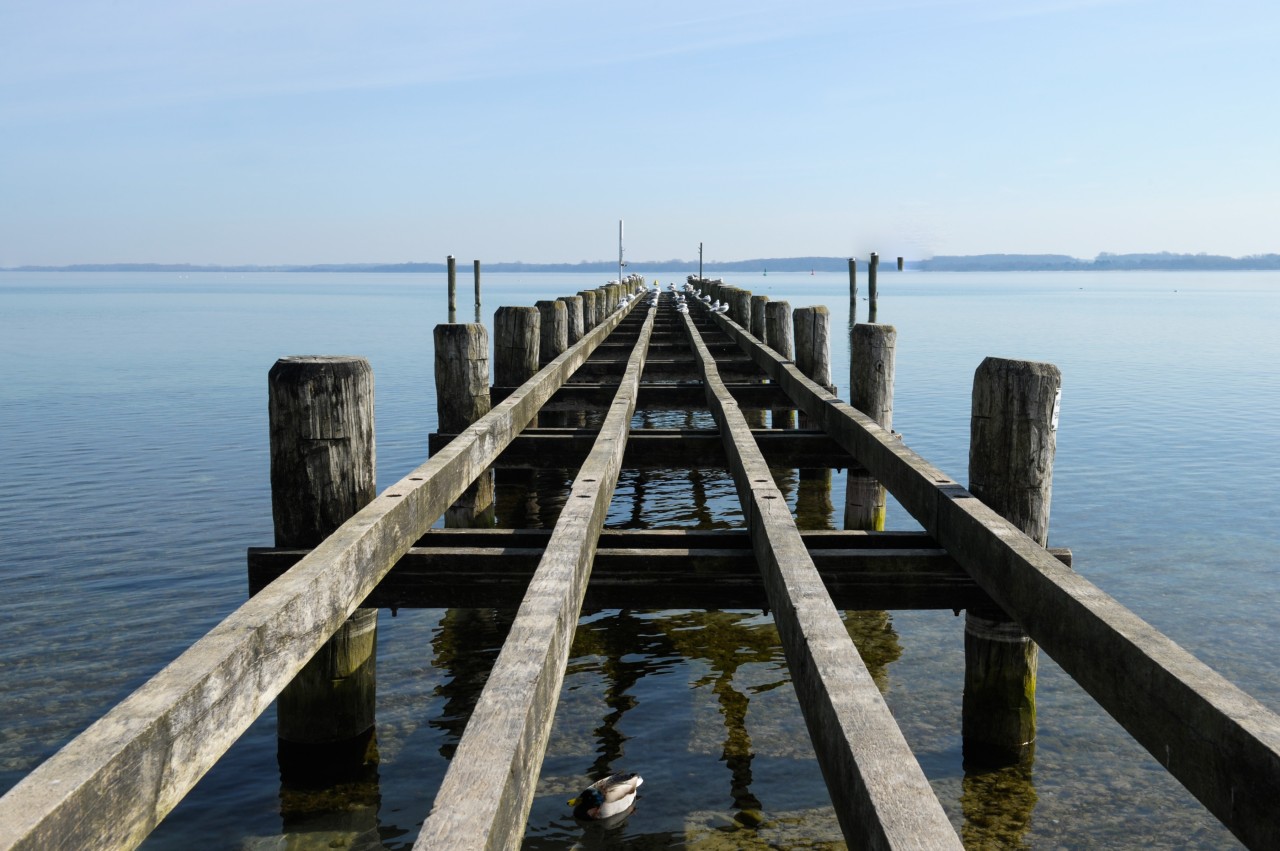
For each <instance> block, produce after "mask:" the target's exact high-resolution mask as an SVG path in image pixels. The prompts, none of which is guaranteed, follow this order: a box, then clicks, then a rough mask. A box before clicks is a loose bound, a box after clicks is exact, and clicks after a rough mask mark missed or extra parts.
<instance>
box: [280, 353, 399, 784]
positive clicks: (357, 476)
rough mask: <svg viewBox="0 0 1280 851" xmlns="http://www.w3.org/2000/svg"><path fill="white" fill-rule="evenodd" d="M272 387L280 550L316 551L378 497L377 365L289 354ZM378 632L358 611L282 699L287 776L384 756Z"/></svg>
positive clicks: (338, 773) (349, 768) (307, 775)
mask: <svg viewBox="0 0 1280 851" xmlns="http://www.w3.org/2000/svg"><path fill="white" fill-rule="evenodd" d="M267 388H268V393H267V408H268V420H269V422H270V430H271V514H272V517H273V519H274V523H275V540H276V546H277V547H298V548H312V547H315V546H317V545H319V544H320V542H321V541H323V540H324V539H325V538H326V537H328V536H329V535H330V534H331V533H332V532H333V531H334V530H335V529H337V528H338V527H339V526H341V525H342V524H343V523H344V522H345V521H346V520H347V519H348V518H350V517H351V515H353V514H355V513H356V512H357V511H359V510H360V509H361V508H363V507H364V506H365V505H366V504H368V503H369V502H370V501H371V500H373V498H374V497H375V496H376V495H377V493H376V474H375V461H374V433H373V370H372V368H371V367H370V366H369V362H368V361H367V360H365V359H364V358H358V357H323V356H316V357H287V358H281V359H280V360H278V361H276V363H275V365H274V366H273V367H272V368H271V371H270V373H269V374H268V376H267ZM377 629H378V610H377V609H356V611H355V613H354V614H352V615H351V617H349V618H348V619H347V620H346V622H345V623H344V624H343V625H342V626H341V627H340V628H339V629H338V631H337V632H336V633H334V635H333V637H332V638H330V639H329V641H328V643H326V644H325V645H324V646H323V647H322V648H320V650H319V651H318V652H317V653H316V655H315V656H313V657H312V658H311V661H310V662H308V663H307V665H306V667H304V668H303V669H302V670H301V671H300V672H299V673H298V675H297V676H296V677H294V679H293V681H292V682H291V683H290V684H289V685H287V686H285V688H284V690H283V691H282V692H281V693H280V696H279V697H278V698H277V700H276V730H277V734H278V736H279V747H278V756H279V761H280V773H281V777H282V778H283V779H284V780H285V781H286V782H293V781H297V780H308V779H309V780H315V779H316V778H325V779H346V778H348V777H351V776H353V775H356V774H358V773H359V772H360V770H361V769H362V768H363V766H364V765H365V764H366V763H368V762H370V761H376V759H377V746H376V744H375V743H374V709H375V705H376V684H377V674H376V671H377V639H378V632H377Z"/></svg>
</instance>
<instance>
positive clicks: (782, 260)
mask: <svg viewBox="0 0 1280 851" xmlns="http://www.w3.org/2000/svg"><path fill="white" fill-rule="evenodd" d="M882 259H883V261H884V264H883V265H884V266H885V268H886V269H892V268H893V267H894V266H895V265H896V262H897V258H896V257H893V258H887V257H886V258H882ZM866 263H867V260H866V258H858V267H859V269H860V270H865V269H866ZM905 265H906V268H908V269H918V270H920V271H925V272H1080V271H1110V270H1135V271H1137V270H1155V271H1179V270H1197V269H1203V270H1210V269H1212V270H1228V269H1235V270H1266V269H1280V254H1252V255H1249V256H1247V257H1225V256H1223V255H1220V254H1173V253H1170V252H1167V251H1163V252H1160V253H1158V254H1110V253H1106V252H1104V253H1102V254H1099V255H1098V256H1097V257H1095V258H1094V259H1092V260H1081V259H1079V258H1076V257H1069V256H1068V255H1066V254H970V255H938V256H936V257H931V258H929V259H927V260H907V261H906V264H905ZM468 266H470V262H466V263H459V269H458V274H459V275H460V276H461V275H464V274H467V273H468V269H467V268H466V267H468ZM628 267H629V268H630V269H632V270H634V271H639V272H644V271H645V270H646V269H652V270H655V271H656V270H661V271H680V272H697V271H698V261H696V260H646V261H632V262H629V263H628ZM447 268H448V267H447V266H446V265H445V264H444V263H412V262H410V263H325V264H312V265H285V266H213V265H195V264H190V263H80V264H75V265H71V266H17V267H12V268H9V269H6V270H4V271H10V272H365V273H369V272H417V273H427V272H436V273H439V272H444V271H446V269H447ZM483 268H484V270H485V271H488V272H592V273H600V274H606V275H607V274H610V273H615V274H616V273H617V271H618V263H617V261H608V260H595V261H583V262H580V263H524V262H521V261H515V262H502V263H485V264H484V265H483ZM848 268H849V259H848V258H847V257H768V258H762V259H757V260H732V261H719V262H706V263H703V264H702V271H703V274H707V275H716V274H719V273H722V272H770V271H773V272H811V271H812V272H844V271H846V270H847V269H848ZM864 273H865V272H864Z"/></svg>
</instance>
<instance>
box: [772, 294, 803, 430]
mask: <svg viewBox="0 0 1280 851" xmlns="http://www.w3.org/2000/svg"><path fill="white" fill-rule="evenodd" d="M764 309H765V314H764V315H765V323H764V324H765V336H766V337H768V339H767V340H766V341H765V342H766V345H768V346H769V348H771V349H773V350H774V351H775V352H777V353H778V354H779V355H781V356H782V357H784V358H786V359H787V360H794V359H795V348H794V346H793V345H792V342H791V335H792V327H791V302H788V301H771V302H769V303H768V304H766V305H765V306H764ZM773 427H774V428H795V427H796V412H795V411H794V410H779V409H774V412H773Z"/></svg>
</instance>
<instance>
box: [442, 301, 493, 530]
mask: <svg viewBox="0 0 1280 851" xmlns="http://www.w3.org/2000/svg"><path fill="white" fill-rule="evenodd" d="M435 350H436V358H435V374H436V414H437V417H438V419H439V431H440V432H441V433H443V434H458V433H460V432H461V431H463V429H465V428H466V427H467V426H469V425H471V424H472V423H474V422H475V421H476V420H478V419H480V418H481V417H483V416H484V415H485V414H487V413H489V333H488V332H487V331H485V328H484V326H483V325H481V324H480V323H478V322H475V323H466V324H463V323H454V324H450V325H437V326H436V327H435ZM444 522H445V526H446V527H449V528H454V529H457V528H469V527H474V526H492V525H493V471H492V470H485V471H484V472H483V473H481V474H480V476H479V477H478V478H477V479H476V480H475V481H474V482H472V483H471V486H470V487H468V488H467V489H466V490H465V491H463V493H462V496H460V497H458V499H457V500H456V501H455V502H454V503H453V505H451V506H449V510H448V511H446V512H445V516H444Z"/></svg>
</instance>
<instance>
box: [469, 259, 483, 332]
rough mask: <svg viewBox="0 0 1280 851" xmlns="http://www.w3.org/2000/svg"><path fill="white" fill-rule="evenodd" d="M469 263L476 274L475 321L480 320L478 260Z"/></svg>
mask: <svg viewBox="0 0 1280 851" xmlns="http://www.w3.org/2000/svg"><path fill="white" fill-rule="evenodd" d="M471 265H472V267H473V268H474V271H475V276H476V321H477V322H480V321H481V317H480V261H479V260H473V261H471Z"/></svg>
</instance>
